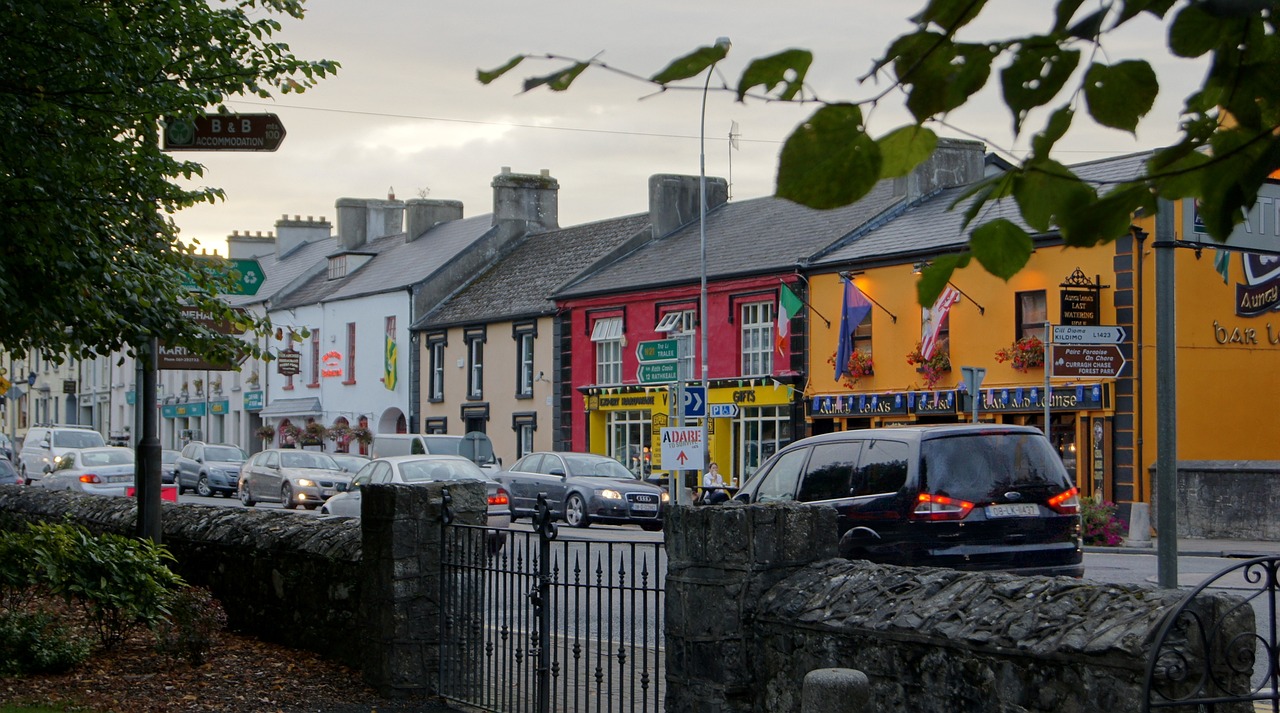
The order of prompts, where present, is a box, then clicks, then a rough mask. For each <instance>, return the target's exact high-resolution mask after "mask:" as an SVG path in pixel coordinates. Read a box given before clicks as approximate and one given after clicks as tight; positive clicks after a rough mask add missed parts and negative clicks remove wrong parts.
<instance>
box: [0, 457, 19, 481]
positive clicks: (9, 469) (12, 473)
mask: <svg viewBox="0 0 1280 713" xmlns="http://www.w3.org/2000/svg"><path fill="white" fill-rule="evenodd" d="M0 485H22V476H21V475H18V469H17V468H15V467H13V462H12V461H10V460H9V459H8V458H0Z"/></svg>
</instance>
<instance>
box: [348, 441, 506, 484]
mask: <svg viewBox="0 0 1280 713" xmlns="http://www.w3.org/2000/svg"><path fill="white" fill-rule="evenodd" d="M410 455H448V456H463V457H464V458H468V459H470V460H471V461H472V462H473V463H475V464H476V465H478V466H480V469H481V470H483V471H484V472H486V473H488V474H490V475H493V474H494V473H497V472H498V471H499V470H501V469H502V462H501V461H499V460H498V459H497V458H495V457H494V455H493V442H492V441H490V440H489V437H488V436H486V435H485V434H483V433H481V432H479V431H472V432H470V433H468V434H466V435H465V436H446V435H444V434H443V433H376V434H374V436H373V446H372V448H370V450H369V456H370V457H371V458H386V457H388V456H410Z"/></svg>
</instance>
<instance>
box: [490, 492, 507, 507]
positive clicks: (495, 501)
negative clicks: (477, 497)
mask: <svg viewBox="0 0 1280 713" xmlns="http://www.w3.org/2000/svg"><path fill="white" fill-rule="evenodd" d="M507 503H508V500H507V491H505V490H503V489H502V488H498V492H496V493H494V494H493V495H490V496H489V504H490V505H506V504H507Z"/></svg>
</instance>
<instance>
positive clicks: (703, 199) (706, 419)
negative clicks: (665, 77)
mask: <svg viewBox="0 0 1280 713" xmlns="http://www.w3.org/2000/svg"><path fill="white" fill-rule="evenodd" d="M731 44H732V43H731V42H729V38H728V37H717V38H716V47H722V48H724V51H725V52H726V53H728V51H729V46H730V45H731ZM715 68H716V63H715V62H712V63H711V66H710V67H708V68H707V81H706V83H705V84H703V85H702V115H701V122H700V126H699V129H698V252H699V254H700V255H701V261H700V265H701V269H700V270H699V272H700V274H701V278H702V280H701V285H700V288H699V291H698V318H699V320H701V322H702V324H701V327H702V328H701V329H700V330H698V341H699V352H700V353H701V360H702V393H703V395H704V396H705V397H706V398H707V399H710V398H711V391H710V390H709V389H708V388H707V386H708V384H707V382H708V379H707V330H708V329H709V327H708V320H707V92H708V90H710V89H711V73H712V72H714V71H715ZM710 423H711V419H710V416H709V415H704V416H703V417H702V453H703V464H702V469H703V470H704V471H705V470H706V468H707V461H708V460H709V459H710V458H711V443H710V441H709V440H708V432H709V431H710V428H709V426H710Z"/></svg>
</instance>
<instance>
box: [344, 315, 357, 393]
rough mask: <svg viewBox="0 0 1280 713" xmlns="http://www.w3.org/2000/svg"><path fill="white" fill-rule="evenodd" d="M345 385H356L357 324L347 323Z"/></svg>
mask: <svg viewBox="0 0 1280 713" xmlns="http://www.w3.org/2000/svg"><path fill="white" fill-rule="evenodd" d="M342 383H344V384H354V383H356V323H355V322H347V380H346V381H344V382H342Z"/></svg>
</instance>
